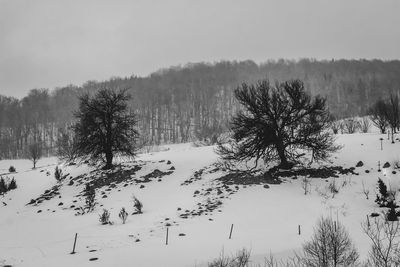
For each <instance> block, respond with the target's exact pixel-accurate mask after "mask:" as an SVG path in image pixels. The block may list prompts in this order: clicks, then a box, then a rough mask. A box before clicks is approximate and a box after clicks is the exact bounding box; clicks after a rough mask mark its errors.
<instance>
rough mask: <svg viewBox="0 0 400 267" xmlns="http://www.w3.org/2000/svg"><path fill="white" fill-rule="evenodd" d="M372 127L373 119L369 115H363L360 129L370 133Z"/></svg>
mask: <svg viewBox="0 0 400 267" xmlns="http://www.w3.org/2000/svg"><path fill="white" fill-rule="evenodd" d="M370 128H371V121H370V119H369V117H363V118H362V119H361V122H360V130H361V132H363V133H368V132H369V129H370Z"/></svg>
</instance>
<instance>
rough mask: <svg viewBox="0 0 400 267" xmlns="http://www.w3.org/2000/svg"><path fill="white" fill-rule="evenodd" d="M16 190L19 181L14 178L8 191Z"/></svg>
mask: <svg viewBox="0 0 400 267" xmlns="http://www.w3.org/2000/svg"><path fill="white" fill-rule="evenodd" d="M14 189H17V181H16V180H15V178H12V179H11V181H10V183H9V184H8V188H7V190H8V191H10V190H14Z"/></svg>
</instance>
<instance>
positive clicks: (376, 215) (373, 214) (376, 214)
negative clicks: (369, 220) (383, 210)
mask: <svg viewBox="0 0 400 267" xmlns="http://www.w3.org/2000/svg"><path fill="white" fill-rule="evenodd" d="M370 216H371V217H378V216H379V213H376V212H373V213H371V215H370Z"/></svg>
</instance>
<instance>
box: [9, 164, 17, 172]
mask: <svg viewBox="0 0 400 267" xmlns="http://www.w3.org/2000/svg"><path fill="white" fill-rule="evenodd" d="M16 171H17V170H16V169H15V167H14V166H12V165H11V166H10V168H8V172H16Z"/></svg>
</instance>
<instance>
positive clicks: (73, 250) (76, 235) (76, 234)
mask: <svg viewBox="0 0 400 267" xmlns="http://www.w3.org/2000/svg"><path fill="white" fill-rule="evenodd" d="M77 238H78V233H75V240H74V247H73V248H72V252H71V254H75V246H76V239H77Z"/></svg>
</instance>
